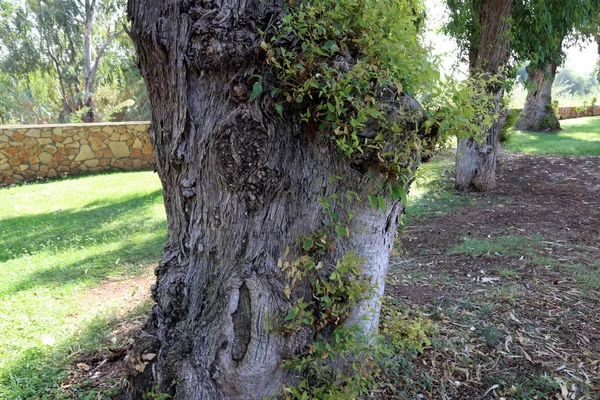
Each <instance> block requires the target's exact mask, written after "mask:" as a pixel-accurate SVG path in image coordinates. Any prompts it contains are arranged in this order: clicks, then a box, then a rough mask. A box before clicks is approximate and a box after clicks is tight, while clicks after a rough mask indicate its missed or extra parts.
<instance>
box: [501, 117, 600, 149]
mask: <svg viewBox="0 0 600 400" xmlns="http://www.w3.org/2000/svg"><path fill="white" fill-rule="evenodd" d="M560 125H561V126H562V128H563V130H562V131H561V132H556V133H534V132H521V131H515V132H513V133H512V134H511V136H510V140H509V142H508V143H506V144H505V149H506V150H507V151H510V152H515V153H527V154H555V155H570V156H600V117H588V118H575V119H567V120H564V121H560Z"/></svg>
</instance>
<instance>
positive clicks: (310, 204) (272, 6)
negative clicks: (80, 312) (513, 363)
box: [123, 0, 418, 400]
mask: <svg viewBox="0 0 600 400" xmlns="http://www.w3.org/2000/svg"><path fill="white" fill-rule="evenodd" d="M201 3H202V5H190V2H188V1H185V0H180V1H170V2H165V1H162V0H130V1H129V5H128V16H129V18H130V20H131V22H132V28H131V35H132V38H133V40H134V43H135V45H136V50H137V53H138V57H139V64H140V69H141V72H142V75H143V76H144V79H145V81H146V84H147V86H148V94H149V98H150V101H151V103H152V130H151V140H152V143H153V145H154V149H155V159H156V169H157V171H158V174H159V176H160V179H161V181H162V185H163V191H164V200H165V208H166V213H167V219H168V238H167V243H166V245H165V254H164V256H163V258H162V261H161V262H160V264H159V266H158V267H157V269H156V275H157V283H156V285H155V286H154V287H153V298H154V299H155V301H156V304H155V306H154V308H153V312H152V316H151V318H150V320H149V321H148V324H147V327H146V329H145V330H144V332H145V334H144V335H145V336H143V337H142V338H140V339H139V340H138V342H137V345H136V346H135V350H134V351H133V353H132V354H131V355H130V360H131V362H132V365H135V366H137V371H134V372H135V373H132V375H131V377H130V386H129V387H128V389H127V391H126V392H124V393H123V397H124V398H130V399H139V398H142V396H143V395H144V393H145V392H147V391H150V390H151V389H153V388H157V389H158V390H160V391H161V392H164V393H168V394H170V395H172V396H173V398H174V399H185V400H192V399H193V400H200V399H205V400H219V399H254V398H257V399H260V398H263V397H268V396H271V395H272V394H273V393H274V392H276V391H277V390H279V389H281V388H282V385H287V384H290V383H293V382H294V381H295V379H296V377H295V376H294V375H293V371H289V370H287V369H284V368H282V362H283V361H284V360H286V359H290V358H292V357H293V356H294V355H298V354H302V353H303V352H304V351H305V350H306V348H307V346H308V345H309V344H310V343H311V341H312V335H313V333H314V332H312V331H311V330H310V329H301V330H299V331H298V332H293V333H289V332H285V331H284V330H282V329H279V327H280V325H281V317H282V316H285V314H286V312H287V311H288V310H289V309H290V308H291V306H292V305H293V303H294V302H295V301H296V300H297V299H300V298H302V297H304V298H305V299H306V301H310V300H311V299H312V297H311V293H310V288H309V287H308V286H307V284H306V283H301V284H298V285H296V286H295V287H294V289H293V291H292V294H291V296H290V297H289V298H288V297H287V296H286V295H285V294H284V288H285V285H286V284H287V283H288V282H287V281H286V278H285V277H284V276H283V274H282V271H281V270H280V268H279V267H278V262H279V260H282V261H284V262H285V261H292V260H294V259H298V258H299V257H300V256H301V255H302V254H304V253H303V250H302V246H301V244H300V243H299V242H300V241H299V239H300V238H302V237H303V236H306V235H312V234H314V233H315V232H317V231H318V230H320V229H322V228H324V227H325V226H326V225H327V223H328V217H327V216H326V215H325V214H324V213H323V212H322V206H321V199H322V198H323V197H327V196H330V195H333V194H343V193H346V192H347V191H348V190H352V191H354V192H357V193H358V194H359V195H360V196H361V198H362V200H363V201H361V202H355V203H352V204H351V205H350V206H349V208H351V209H352V210H353V211H354V214H355V216H354V218H352V219H351V220H350V222H349V228H350V231H351V232H352V234H351V235H350V236H349V237H344V238H340V237H338V238H337V239H335V246H334V247H332V248H331V249H330V251H328V252H327V253H326V254H325V255H324V256H323V259H322V261H323V263H324V265H325V266H326V268H325V270H328V271H331V268H332V266H333V265H335V262H336V260H338V259H340V257H341V256H343V255H344V254H346V253H347V252H348V251H350V250H356V251H357V255H358V257H361V258H362V259H363V267H362V268H363V270H362V273H363V274H364V275H365V277H368V279H369V280H370V282H371V283H372V284H373V286H374V288H375V291H374V293H373V294H372V296H371V297H370V298H367V299H364V300H363V301H362V302H360V303H359V304H357V305H356V306H355V307H354V308H353V310H352V313H351V315H350V316H349V318H348V319H347V320H346V321H345V323H346V324H358V325H360V326H361V327H362V329H363V331H364V332H365V334H367V335H370V334H372V333H374V332H375V331H376V330H377V324H378V318H379V309H380V298H381V295H382V293H383V289H384V277H385V274H386V271H387V267H388V257H389V254H390V251H391V249H392V245H393V242H394V236H395V231H396V227H397V224H398V220H399V216H400V214H401V212H402V210H403V205H402V203H401V202H400V201H395V202H394V201H391V200H386V207H385V212H382V211H381V210H380V209H373V208H372V207H370V206H369V205H368V204H367V203H368V202H366V198H367V196H368V195H370V194H377V193H383V192H382V189H381V188H380V187H379V186H378V185H377V182H378V181H381V180H380V179H378V178H381V179H384V178H385V176H384V175H383V173H382V172H381V171H380V168H378V166H377V165H376V164H377V163H376V162H372V160H367V161H364V162H362V163H361V162H358V163H356V162H350V160H349V159H348V158H347V157H346V156H344V155H342V154H341V152H339V151H338V150H336V149H335V148H334V145H332V143H331V140H330V139H329V138H328V137H326V135H324V134H321V133H320V132H315V131H314V128H311V127H309V126H306V125H305V124H303V123H301V121H300V118H299V116H297V115H294V114H293V113H292V112H289V113H287V114H284V117H281V116H279V115H278V114H277V113H276V112H274V111H273V104H272V100H271V98H270V96H269V95H268V94H267V95H262V96H260V97H259V98H258V99H256V100H254V101H249V95H250V91H251V90H252V85H251V84H250V83H249V82H250V79H251V77H252V76H255V75H257V74H258V75H261V76H263V78H264V79H267V76H268V67H267V66H266V63H265V62H264V61H263V60H262V59H261V57H260V56H259V51H260V50H259V49H260V41H261V40H262V39H261V34H260V32H259V31H260V30H262V31H267V30H268V29H269V26H271V25H272V24H276V23H278V21H280V19H281V18H282V16H283V10H282V9H281V7H280V6H279V4H280V2H276V1H271V2H262V1H259V0H256V1H252V0H251V1H245V0H221V1H218V2H201ZM417 147H418V146H417ZM373 177H375V178H376V179H373ZM336 212H338V213H340V214H341V215H344V214H345V212H346V211H345V210H344V209H342V208H339V207H338V208H336ZM150 353H151V354H157V356H156V358H154V359H153V360H151V361H150V360H148V357H147V356H146V357H145V355H147V354H150Z"/></svg>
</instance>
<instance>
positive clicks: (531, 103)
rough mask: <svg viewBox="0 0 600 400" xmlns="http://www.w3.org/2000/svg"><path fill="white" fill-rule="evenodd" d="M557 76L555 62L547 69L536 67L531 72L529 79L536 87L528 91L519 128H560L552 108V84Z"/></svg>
mask: <svg viewBox="0 0 600 400" xmlns="http://www.w3.org/2000/svg"><path fill="white" fill-rule="evenodd" d="M555 77H556V65H554V64H548V65H547V66H546V68H545V71H544V70H542V69H540V68H534V69H532V70H531V71H530V72H529V80H530V81H531V82H532V83H533V84H534V85H535V87H536V89H535V90H532V91H529V93H527V98H526V99H525V106H524V107H523V111H521V115H520V116H519V122H518V124H517V129H520V130H523V131H535V132H555V131H559V130H560V122H558V117H557V115H556V114H555V112H554V110H553V109H552V85H553V84H554V78H555Z"/></svg>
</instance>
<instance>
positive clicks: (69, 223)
mask: <svg viewBox="0 0 600 400" xmlns="http://www.w3.org/2000/svg"><path fill="white" fill-rule="evenodd" d="M165 235H166V218H165V213H164V207H163V204H162V194H161V187H160V182H159V180H158V178H157V177H156V175H154V174H152V173H150V172H135V173H119V174H115V173H113V174H104V175H95V176H88V177H83V178H72V179H64V180H59V181H53V182H48V183H39V184H31V185H23V186H18V187H13V188H7V189H1V190H0V399H28V398H45V397H44V396H47V397H46V398H58V397H57V395H56V393H55V392H54V391H55V389H56V384H57V379H59V378H60V376H62V374H61V373H60V363H59V362H57V361H58V360H61V359H64V357H65V356H66V355H67V354H69V352H70V351H71V352H72V351H73V349H74V348H79V347H80V346H81V345H82V344H81V343H93V342H94V341H93V340H92V338H93V337H95V336H97V335H95V334H94V332H97V331H99V329H98V328H97V327H96V328H94V326H97V325H98V324H99V322H98V321H105V320H106V318H109V319H110V316H109V315H108V316H107V314H106V310H103V309H102V308H101V307H99V308H98V309H97V310H96V309H90V306H89V304H88V305H86V303H85V297H86V290H87V289H90V288H92V287H96V286H98V285H100V284H101V283H102V282H103V281H105V280H107V279H112V280H123V279H127V278H129V277H134V276H136V275H137V274H139V273H140V272H142V271H144V269H143V268H142V267H143V266H145V265H148V264H153V263H155V262H157V260H158V259H159V257H160V255H161V253H162V246H163V244H164V241H165ZM100 325H102V326H104V327H105V328H106V326H107V325H106V323H104V324H103V323H100ZM100 330H101V329H100ZM82 338H87V339H86V340H83V339H82Z"/></svg>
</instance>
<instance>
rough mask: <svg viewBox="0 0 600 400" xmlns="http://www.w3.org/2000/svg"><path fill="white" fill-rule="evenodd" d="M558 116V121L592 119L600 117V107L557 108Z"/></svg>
mask: <svg viewBox="0 0 600 400" xmlns="http://www.w3.org/2000/svg"><path fill="white" fill-rule="evenodd" d="M558 115H559V116H560V119H571V118H581V117H594V116H597V115H600V106H596V105H594V106H587V107H559V108H558Z"/></svg>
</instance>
